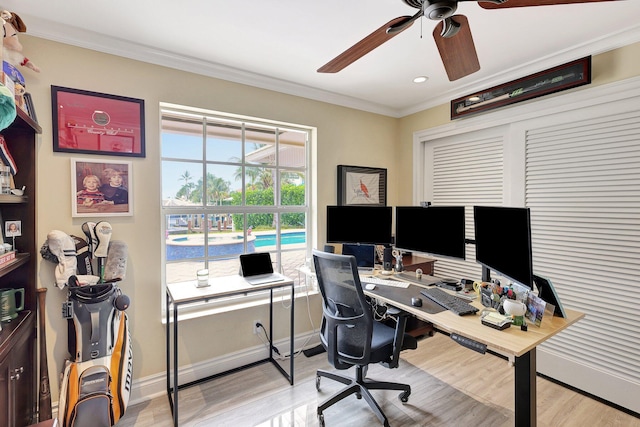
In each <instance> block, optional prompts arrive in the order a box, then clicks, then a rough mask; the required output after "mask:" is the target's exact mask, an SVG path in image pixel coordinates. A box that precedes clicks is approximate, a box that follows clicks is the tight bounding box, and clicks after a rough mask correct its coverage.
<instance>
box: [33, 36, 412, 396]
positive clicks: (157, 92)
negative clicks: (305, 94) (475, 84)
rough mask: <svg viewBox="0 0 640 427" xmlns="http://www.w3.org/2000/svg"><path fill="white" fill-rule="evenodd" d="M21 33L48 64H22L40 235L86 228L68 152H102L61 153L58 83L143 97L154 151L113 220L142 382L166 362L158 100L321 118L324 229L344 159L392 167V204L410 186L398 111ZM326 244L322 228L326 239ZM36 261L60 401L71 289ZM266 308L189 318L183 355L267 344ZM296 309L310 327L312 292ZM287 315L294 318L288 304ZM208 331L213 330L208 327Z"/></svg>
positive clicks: (301, 323) (293, 119)
mask: <svg viewBox="0 0 640 427" xmlns="http://www.w3.org/2000/svg"><path fill="white" fill-rule="evenodd" d="M21 41H22V43H23V45H24V51H25V53H26V54H27V55H28V56H29V58H31V60H32V61H33V62H34V63H36V64H37V65H38V66H39V67H40V68H41V69H42V72H41V73H40V74H36V73H33V72H31V70H24V71H23V74H24V75H25V78H26V79H27V89H28V91H29V92H30V93H31V94H32V96H33V100H34V104H35V109H36V112H37V115H38V119H39V123H40V125H41V126H42V129H43V132H42V135H41V136H40V137H39V138H38V147H37V152H38V154H37V167H38V170H37V182H38V188H37V192H38V197H37V210H38V220H37V239H38V243H39V244H40V243H44V241H45V240H46V236H47V233H48V232H49V231H51V230H54V229H58V230H62V231H64V232H66V233H67V234H75V235H82V234H81V233H82V232H81V228H80V227H81V225H82V223H83V222H85V221H86V220H87V218H75V219H74V218H71V199H70V197H71V189H70V187H71V184H70V160H69V159H70V158H71V157H89V158H94V159H95V158H96V157H99V158H100V159H102V156H75V155H71V154H68V153H54V152H53V148H52V147H53V146H52V131H51V129H52V125H51V95H50V86H51V85H56V86H64V87H71V88H77V89H83V90H90V91H95V92H104V93H109V94H114V95H123V96H129V97H134V98H142V99H144V100H145V109H146V120H145V125H146V158H144V159H139V158H127V159H130V160H132V162H133V180H134V185H133V188H132V195H133V197H134V200H135V205H134V208H135V212H134V216H133V217H114V218H108V219H107V220H108V221H109V222H110V223H111V225H112V226H113V230H114V231H113V239H118V240H125V241H126V242H127V243H128V246H129V264H128V271H127V278H126V281H125V282H123V284H122V286H121V288H122V289H123V291H124V292H125V293H127V294H128V295H129V296H130V297H131V301H132V304H131V307H130V309H129V310H128V313H129V319H130V322H131V325H132V338H133V342H134V355H135V356H134V382H135V379H137V378H142V377H146V376H150V375H153V374H160V373H163V372H164V370H165V360H164V355H165V343H164V336H165V334H164V327H163V324H162V323H161V301H162V298H161V292H160V289H161V286H160V270H161V258H160V245H161V237H162V236H161V235H160V232H159V229H160V220H161V217H160V197H161V195H160V187H159V186H160V179H159V178H160V168H159V163H160V162H159V159H160V152H159V108H158V104H159V103H160V102H170V103H175V104H183V105H189V106H195V107H201V108H207V109H212V110H218V111H224V112H231V113H236V114H243V115H248V116H255V117H262V118H267V119H273V120H280V121H286V122H290V123H298V124H302V125H309V126H315V127H317V129H318V137H317V153H316V154H315V156H316V159H315V160H316V161H317V165H318V170H319V171H320V172H319V174H318V177H317V182H316V184H317V200H318V206H319V207H320V224H321V225H320V227H319V229H318V235H319V236H323V235H324V233H325V231H324V213H323V212H324V206H326V205H328V204H335V202H336V166H337V165H338V164H351V165H362V166H371V167H385V168H387V169H388V173H389V182H390V188H389V203H390V204H392V205H393V204H395V203H396V201H397V200H398V199H399V196H398V194H397V193H398V192H400V191H407V190H406V189H405V188H404V187H401V186H397V184H396V183H397V180H396V179H395V177H396V176H397V174H398V169H399V167H398V162H397V155H396V151H394V150H393V147H395V146H397V145H398V131H397V120H396V119H394V118H389V117H385V116H380V115H376V114H371V113H366V112H362V111H357V110H353V109H348V108H343V107H338V106H334V105H330V104H326V103H322V102H317V101H311V100H308V99H304V98H300V97H295V96H290V95H285V94H281V93H277V92H272V91H267V90H262V89H257V88H254V87H249V86H243V85H239V84H234V83H230V82H226V81H222V80H217V79H213V78H207V77H203V76H200V75H194V74H189V73H185V72H181V71H177V70H174V69H169V68H164V67H159V66H155V65H150V64H146V63H142V62H137V61H133V60H129V59H124V58H120V57H116V56H112V55H107V54H103V53H98V52H95V51H91V50H86V49H80V48H76V47H71V46H68V45H64V44H60V43H55V42H51V41H47V40H43V39H38V38H35V37H30V36H28V35H24V36H21ZM102 219H104V218H102ZM323 243H324V239H323V238H322V237H321V238H320V242H319V244H320V245H322V244H323ZM38 266H39V271H38V275H39V283H38V286H40V287H47V288H49V289H50V291H49V292H48V293H47V294H48V296H47V298H48V300H47V302H48V307H47V325H49V327H48V329H47V340H48V343H49V353H50V354H49V361H50V362H49V363H50V378H52V379H54V380H53V382H52V385H51V387H52V391H53V394H54V396H53V397H54V400H56V399H57V384H56V381H55V380H56V379H57V377H58V373H59V372H60V371H61V369H62V363H63V359H64V357H65V355H66V342H67V331H66V325H65V323H64V321H63V320H62V319H61V316H60V304H61V303H62V301H63V300H64V298H65V296H64V292H63V291H60V290H57V288H54V286H53V283H54V274H53V267H54V265H53V264H51V263H49V262H47V261H43V260H42V259H41V258H40V257H39V259H38ZM312 307H313V309H312V311H313V318H314V319H319V316H320V304H319V300H318V299H317V298H316V299H314V300H312ZM266 313H267V311H266V308H265V307H258V308H253V309H246V310H240V311H236V312H231V313H225V314H220V315H215V316H210V317H207V318H204V319H198V320H189V321H185V322H181V325H180V327H181V345H182V350H181V361H180V362H181V364H182V363H185V364H186V363H191V362H199V361H203V360H206V359H209V358H213V357H216V356H220V355H223V354H225V353H230V352H234V351H240V350H242V349H245V348H250V347H252V346H258V345H260V344H261V341H260V340H259V339H258V338H257V337H256V336H254V335H253V334H251V332H250V331H251V330H252V329H251V323H252V322H253V321H254V320H255V319H261V318H262V319H265V318H266ZM296 314H297V317H296V319H297V327H296V329H297V332H298V333H303V332H305V331H309V330H310V329H311V326H310V322H309V315H308V314H307V309H306V304H304V301H300V303H299V304H298V309H297V310H296ZM279 316H280V317H281V318H284V320H285V321H286V319H287V317H286V316H285V313H284V312H282V313H279ZM287 330H288V329H287ZM204 331H206V335H204V336H203V333H204ZM238 331H247V332H248V333H247V334H244V333H239V332H238ZM276 338H277V336H276ZM182 356H184V358H183V357H182Z"/></svg>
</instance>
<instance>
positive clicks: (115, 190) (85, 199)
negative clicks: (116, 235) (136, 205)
mask: <svg viewBox="0 0 640 427" xmlns="http://www.w3.org/2000/svg"><path fill="white" fill-rule="evenodd" d="M132 180H133V177H132V164H131V162H128V161H124V162H123V161H115V160H109V161H106V162H96V161H93V160H87V159H71V194H72V197H71V216H72V217H85V216H92V217H96V216H132V215H133V197H132V195H131V188H132V183H133V181H132Z"/></svg>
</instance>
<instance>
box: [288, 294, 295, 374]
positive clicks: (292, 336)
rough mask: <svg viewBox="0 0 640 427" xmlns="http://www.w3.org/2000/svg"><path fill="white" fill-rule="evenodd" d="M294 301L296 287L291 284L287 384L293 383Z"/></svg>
mask: <svg viewBox="0 0 640 427" xmlns="http://www.w3.org/2000/svg"><path fill="white" fill-rule="evenodd" d="M295 302H296V287H295V285H291V319H290V323H291V332H290V336H289V339H290V340H291V350H290V352H289V354H290V355H291V357H290V358H289V359H290V360H289V372H290V374H289V384H291V385H293V359H294V356H295V354H294V340H295V339H294V333H295V331H294V323H293V319H294V305H295Z"/></svg>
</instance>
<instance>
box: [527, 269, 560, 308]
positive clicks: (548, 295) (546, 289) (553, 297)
mask: <svg viewBox="0 0 640 427" xmlns="http://www.w3.org/2000/svg"><path fill="white" fill-rule="evenodd" d="M533 282H534V283H535V284H536V288H537V289H538V297H540V298H542V300H543V301H545V302H547V303H549V304H553V305H554V306H555V310H554V312H553V314H554V315H555V316H558V317H565V318H566V317H567V313H566V312H565V311H564V307H563V306H562V303H561V302H560V297H559V296H558V293H557V292H556V289H555V288H554V287H553V283H551V280H550V279H547V278H546V277H543V276H539V275H537V274H535V273H534V275H533Z"/></svg>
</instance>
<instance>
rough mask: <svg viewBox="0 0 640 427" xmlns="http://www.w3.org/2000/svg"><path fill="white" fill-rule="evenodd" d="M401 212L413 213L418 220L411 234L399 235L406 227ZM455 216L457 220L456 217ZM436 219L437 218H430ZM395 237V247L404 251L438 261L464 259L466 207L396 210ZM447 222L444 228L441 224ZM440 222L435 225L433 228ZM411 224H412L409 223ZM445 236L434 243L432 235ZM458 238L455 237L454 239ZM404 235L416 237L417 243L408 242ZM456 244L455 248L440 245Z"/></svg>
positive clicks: (413, 225)
mask: <svg viewBox="0 0 640 427" xmlns="http://www.w3.org/2000/svg"><path fill="white" fill-rule="evenodd" d="M403 211H404V212H407V213H408V212H412V215H413V217H412V218H413V219H416V217H417V218H418V219H419V220H420V223H418V224H415V223H414V224H411V226H412V227H413V229H412V232H410V233H404V232H402V233H401V230H403V229H404V227H406V226H407V224H406V223H405V222H406V221H403V218H402V216H403ZM456 215H457V216H456ZM434 216H437V217H438V218H437V219H436V218H433V217H434ZM395 218H396V234H395V243H394V247H396V248H397V249H400V250H403V251H410V252H419V253H423V254H427V255H432V256H435V257H438V258H448V259H453V260H465V259H466V234H465V227H466V226H465V223H466V218H465V207H464V206H428V207H423V206H396V217H395ZM442 219H446V220H447V221H448V222H450V224H449V225H448V226H447V225H446V224H444V223H443V222H442V221H441V220H442ZM452 219H456V221H455V222H456V223H457V224H452V223H451V222H452V221H451V220H452ZM436 220H440V221H439V223H438V224H434V223H433V222H436ZM412 222H413V221H412ZM441 232H445V234H446V236H438V239H434V235H435V233H441ZM456 234H457V235H456ZM404 235H407V236H409V235H412V236H419V237H420V239H421V240H420V243H418V242H417V241H416V240H415V239H414V242H411V241H407V240H406V239H405V238H404ZM443 239H448V240H447V242H449V241H452V242H454V243H455V248H445V247H444V246H443V245H442V243H441V241H442V240H443Z"/></svg>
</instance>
